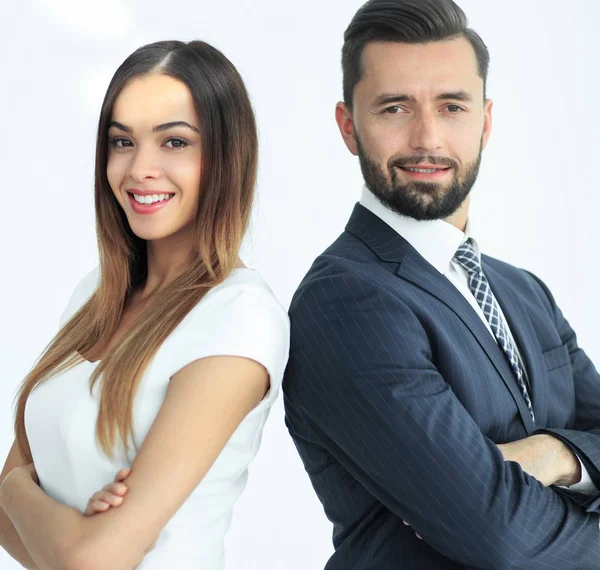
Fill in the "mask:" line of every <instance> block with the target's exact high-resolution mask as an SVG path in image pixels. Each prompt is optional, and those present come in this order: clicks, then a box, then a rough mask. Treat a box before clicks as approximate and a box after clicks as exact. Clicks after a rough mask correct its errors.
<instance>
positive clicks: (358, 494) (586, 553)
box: [284, 205, 600, 570]
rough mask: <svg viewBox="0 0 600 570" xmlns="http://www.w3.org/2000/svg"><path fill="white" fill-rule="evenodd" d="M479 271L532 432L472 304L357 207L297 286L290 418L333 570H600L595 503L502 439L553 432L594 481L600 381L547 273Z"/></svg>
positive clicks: (487, 264) (599, 470)
mask: <svg viewBox="0 0 600 570" xmlns="http://www.w3.org/2000/svg"><path fill="white" fill-rule="evenodd" d="M483 267H484V271H485V273H486V276H487V278H488V280H489V282H490V285H491V287H492V289H493V291H494V293H495V295H496V297H497V299H498V301H499V303H500V305H501V306H502V309H503V311H504V313H505V316H506V318H507V321H508V323H509V325H510V328H511V331H512V332H513V335H514V337H515V340H516V342H517V344H518V346H519V350H520V352H521V355H522V356H523V359H524V362H525V366H526V368H527V372H528V376H529V380H530V383H531V390H532V401H533V408H534V411H535V416H536V425H533V423H532V420H531V417H530V415H529V413H528V411H527V407H526V405H525V401H524V400H523V397H522V395H521V394H520V392H519V388H518V386H517V382H516V380H515V378H514V376H513V373H512V371H511V368H510V365H509V363H508V361H507V359H506V357H505V355H504V353H503V352H502V350H501V349H500V348H499V347H498V345H497V344H496V342H495V341H494V339H493V338H492V336H491V335H490V333H489V332H488V330H487V329H486V327H485V325H484V324H483V323H482V322H481V320H480V318H479V316H478V315H477V314H476V313H475V312H474V311H473V309H472V308H471V306H470V305H469V304H468V302H467V301H466V300H465V299H464V297H463V296H462V295H461V294H460V293H459V292H458V291H457V290H456V289H455V288H454V287H453V285H452V284H451V283H450V282H449V281H448V280H447V279H446V278H445V277H444V276H442V275H441V274H440V273H439V272H437V271H436V270H435V269H434V268H433V267H432V266H431V265H429V263H427V262H426V261H425V260H424V259H423V258H422V257H421V256H420V255H419V254H418V253H417V252H416V250H415V249H414V248H412V246H410V245H409V244H408V242H406V241H405V240H404V239H403V238H402V237H400V236H399V235H398V234H397V233H396V232H395V231H394V230H392V229H391V228H390V227H389V226H387V224H385V223H384V222H383V221H381V220H380V219H379V218H378V217H376V216H375V215H374V214H372V213H371V212H369V211H368V210H366V209H365V208H363V207H362V206H360V205H357V206H356V208H355V210H354V212H353V214H352V217H351V219H350V221H349V223H348V225H347V227H346V231H345V232H344V233H343V234H342V235H341V236H340V237H339V238H338V239H337V241H336V242H334V243H333V244H332V245H331V246H330V247H329V248H328V249H327V250H326V251H325V252H324V253H323V254H322V255H321V256H320V257H319V258H318V259H317V260H316V261H315V263H314V264H313V266H312V268H311V269H310V271H309V272H308V274H307V275H306V277H305V278H304V280H303V281H302V283H301V285H300V287H299V288H298V290H297V292H296V294H295V296H294V298H293V300H292V304H291V307H290V317H291V323H292V340H291V354H290V360H289V365H288V368H287V371H286V375H285V378H284V395H285V409H286V424H287V426H288V429H289V431H290V433H291V435H292V437H293V439H294V442H295V444H296V446H297V449H298V451H299V453H300V456H301V458H302V461H303V462H304V466H305V468H306V470H307V472H308V474H309V476H310V479H311V482H312V484H313V486H314V489H315V491H316V492H317V495H318V496H319V499H320V500H321V502H322V504H323V506H324V509H325V513H326V515H327V517H328V518H329V520H331V521H332V522H333V525H334V532H333V541H334V546H335V553H334V555H333V556H332V557H331V559H330V560H329V562H328V563H327V565H326V570H367V569H369V570H371V569H372V570H387V569H407V570H408V569H411V570H412V569H414V570H417V569H418V570H432V569H436V568H444V569H464V568H490V569H492V568H494V569H496V568H498V569H504V568H506V569H508V568H511V569H512V568H523V569H527V570H536V569H542V568H543V569H550V568H552V569H556V570H570V569H579V570H582V569H590V570H591V569H600V530H599V527H598V515H597V512H598V510H599V508H598V505H599V503H600V498H598V497H591V498H590V497H585V496H583V495H579V494H577V493H573V492H570V491H567V490H563V489H559V488H554V487H551V488H549V487H543V486H542V485H541V484H540V483H539V482H538V481H537V480H536V479H534V478H532V477H530V476H529V475H527V474H525V473H524V472H523V471H522V470H521V468H520V466H519V465H518V464H517V463H513V462H504V461H503V457H502V455H501V453H500V451H499V450H498V448H497V447H496V445H495V443H505V442H511V441H514V440H517V439H521V438H524V437H527V436H529V435H531V434H533V433H535V432H547V433H552V434H553V435H555V436H556V437H559V438H561V439H562V440H563V441H565V442H566V443H567V444H568V445H569V446H571V447H572V448H573V449H574V450H575V451H576V452H577V453H578V454H579V456H580V457H581V458H582V460H583V461H584V463H585V465H586V467H587V468H588V469H589V471H590V474H591V476H592V479H593V481H594V482H595V484H596V486H598V487H600V376H599V375H598V373H597V372H596V370H595V368H594V366H593V364H592V363H591V362H590V360H589V359H588V357H587V356H586V355H585V353H584V352H583V351H582V350H581V349H580V348H578V346H577V340H576V337H575V333H574V332H573V330H572V329H571V327H570V326H569V324H568V322H567V321H566V320H565V318H564V317H563V315H562V314H561V312H560V310H559V309H558V307H557V306H556V304H555V302H554V299H553V298H552V295H551V294H550V292H549V291H548V289H547V288H546V287H545V285H544V284H543V283H542V282H541V281H539V280H538V279H537V278H536V277H534V276H533V275H531V274H530V273H527V272H526V271H523V270H520V269H517V268H515V267H512V266H510V265H507V264H505V263H502V262H500V261H497V260H495V259H491V258H489V257H486V256H484V257H483ZM403 519H404V520H406V521H407V522H408V523H410V527H408V526H405V525H404V524H403V523H402V520H403ZM415 531H416V532H418V533H419V534H420V535H421V536H422V537H423V540H419V539H418V538H417V537H416V536H415Z"/></svg>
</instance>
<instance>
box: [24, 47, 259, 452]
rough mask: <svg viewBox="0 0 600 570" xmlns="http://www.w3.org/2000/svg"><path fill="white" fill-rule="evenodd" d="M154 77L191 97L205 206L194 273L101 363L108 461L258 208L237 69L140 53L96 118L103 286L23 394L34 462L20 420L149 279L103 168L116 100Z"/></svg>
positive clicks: (109, 332)
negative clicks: (156, 370)
mask: <svg viewBox="0 0 600 570" xmlns="http://www.w3.org/2000/svg"><path fill="white" fill-rule="evenodd" d="M153 73H158V74H163V75H168V76H170V77H173V78H175V79H177V80H179V81H181V82H182V83H184V84H185V85H187V87H188V89H189V90H190V93H191V95H192V98H193V101H194V107H195V110H196V114H197V115H198V119H199V123H200V130H201V145H202V146H201V148H202V155H201V160H202V176H201V182H200V201H199V205H198V212H197V215H196V220H195V228H194V231H195V233H194V248H193V249H194V251H193V253H192V256H191V258H190V264H189V266H188V268H187V269H186V270H185V272H184V273H183V274H182V275H180V276H179V277H178V278H177V279H176V280H175V281H173V282H172V283H171V284H170V285H169V286H167V287H165V288H164V289H163V290H162V291H159V292H157V293H156V294H155V298H154V299H153V302H152V305H151V306H150V308H149V309H147V310H146V311H145V312H144V314H143V315H142V316H141V317H140V318H139V320H138V321H137V322H136V323H135V324H134V325H133V327H132V328H131V329H130V330H129V331H128V332H127V334H126V335H125V336H124V337H123V338H122V339H121V340H120V341H119V343H118V344H117V345H116V346H114V347H113V348H111V349H110V350H109V351H108V352H107V353H106V354H105V355H104V356H103V358H102V360H101V361H100V362H99V363H98V366H97V367H96V368H95V370H94V373H93V375H92V377H91V381H90V391H91V390H92V388H93V386H94V384H95V383H96V382H97V381H98V379H99V378H100V376H102V382H101V387H102V391H101V394H100V409H99V415H98V420H97V424H96V435H97V438H98V441H99V443H100V445H101V447H102V449H103V450H104V451H105V452H106V453H107V454H108V455H109V456H112V455H113V453H114V449H115V445H116V444H117V437H119V438H120V441H121V442H122V443H123V445H124V447H125V448H126V449H127V448H128V446H129V442H130V441H131V440H130V437H131V438H133V402H134V397H135V394H136V391H137V389H138V386H139V383H140V380H141V378H142V375H143V373H144V370H145V369H146V367H147V366H148V364H149V363H150V361H151V360H152V358H153V356H154V355H155V353H156V352H157V350H158V348H159V347H160V345H161V344H162V342H163V341H164V340H165V339H166V338H167V336H168V335H169V334H170V333H171V332H172V331H173V329H175V327H176V326H177V325H178V324H179V323H180V322H181V321H182V319H183V318H184V317H185V316H186V315H187V314H188V313H189V311H190V310H191V309H192V308H193V307H194V306H195V305H196V304H197V303H198V302H199V301H200V299H201V298H202V296H203V295H204V294H205V293H206V291H208V290H209V289H210V288H211V287H213V286H215V285H217V284H218V283H221V282H222V281H223V280H224V279H225V278H226V277H227V275H228V274H229V273H230V272H231V270H232V269H233V268H234V266H235V264H236V262H237V258H238V253H239V249H240V246H241V242H242V239H243V236H244V233H245V231H246V228H247V225H248V220H249V217H250V213H251V209H252V201H253V196H254V186H255V182H256V170H257V152H258V150H257V148H258V142H257V133H256V124H255V119H254V113H253V111H252V106H251V103H250V100H249V97H248V93H247V91H246V88H245V86H244V83H243V81H242V79H241V77H240V75H239V73H238V72H237V70H236V69H235V67H234V66H233V64H232V63H231V62H230V61H229V60H228V59H227V58H226V57H225V56H224V55H223V54H222V53H221V52H220V51H218V50H217V49H215V48H214V47H212V46H210V45H209V44H207V43H205V42H200V41H193V42H189V43H183V42H177V41H167V42H157V43H153V44H149V45H146V46H143V47H141V48H139V49H138V50H136V51H135V52H134V53H133V54H131V55H130V56H129V57H128V58H127V59H126V60H125V61H124V62H123V64H122V65H121V67H119V69H118V70H117V72H116V73H115V75H114V77H113V78H112V80H111V82H110V85H109V87H108V90H107V93H106V96H105V98H104V103H103V104H102V110H101V113H100V120H99V124H98V138H97V144H96V168H95V170H96V172H95V189H94V196H95V198H94V199H95V210H96V233H97V237H98V248H99V257H100V283H99V286H98V288H97V289H96V291H95V292H94V294H93V295H92V296H91V298H90V299H89V300H88V301H87V302H86V303H85V304H84V305H83V307H81V308H80V309H79V310H78V311H77V313H75V315H74V316H73V317H72V318H71V319H70V320H69V321H68V322H67V323H66V324H65V325H64V326H63V327H62V329H61V330H60V331H59V332H58V334H57V335H56V336H55V337H54V339H53V340H52V341H51V343H50V344H49V345H48V346H47V347H46V349H45V350H44V352H43V353H42V355H41V357H40V358H39V360H38V361H37V362H36V364H35V365H34V367H33V369H32V370H31V372H30V373H29V374H28V375H27V377H26V378H25V380H24V381H23V384H22V386H21V388H20V390H19V392H18V394H17V405H16V414H15V433H16V439H17V443H18V446H19V449H20V451H21V454H22V455H23V457H25V458H26V459H27V460H29V461H33V459H32V455H31V449H30V447H29V445H28V442H27V437H26V432H25V421H24V416H25V405H26V402H27V398H28V397H29V395H30V394H31V392H32V390H34V389H35V388H36V386H38V385H39V384H40V383H42V382H44V381H45V380H47V379H48V378H49V377H50V376H52V375H54V374H57V373H59V372H63V371H65V370H66V369H68V368H70V367H72V366H74V365H75V364H78V363H80V362H82V361H83V359H84V356H85V355H86V354H89V353H90V351H92V350H93V349H94V348H95V347H97V346H105V344H106V343H108V341H109V340H110V339H111V338H112V336H113V335H114V333H115V331H116V329H117V327H118V324H119V321H120V319H121V314H122V312H123V308H124V307H125V304H126V301H127V299H128V296H129V295H130V294H131V292H132V291H133V290H135V288H136V287H138V286H139V285H141V284H143V283H144V282H145V279H146V276H147V252H146V242H145V241H144V240H142V239H140V238H138V237H137V236H136V235H135V234H134V233H133V232H132V230H131V228H130V227H129V223H128V221H127V218H126V217H125V213H124V212H123V210H122V209H121V207H120V206H119V204H118V202H117V200H116V198H115V196H114V194H113V192H112V190H111V188H110V185H109V183H108V179H107V175H106V165H107V159H108V125H109V123H110V120H111V117H112V112H113V106H114V103H115V100H116V99H117V97H118V96H119V94H120V93H121V91H122V90H123V88H124V87H125V86H126V85H127V84H128V83H129V82H130V81H131V80H132V79H134V78H136V77H141V76H145V75H148V74H153Z"/></svg>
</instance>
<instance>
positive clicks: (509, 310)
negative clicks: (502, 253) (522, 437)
mask: <svg viewBox="0 0 600 570" xmlns="http://www.w3.org/2000/svg"><path fill="white" fill-rule="evenodd" d="M483 270H484V273H485V274H486V276H487V278H488V281H489V283H490V287H491V288H492V291H493V292H494V295H495V296H496V299H497V300H498V303H499V304H500V306H501V307H502V312H503V313H504V316H505V317H506V321H507V322H508V326H509V327H510V331H511V333H512V334H513V337H514V339H515V342H516V343H517V347H518V348H519V352H520V353H521V358H522V360H523V363H524V365H525V368H526V370H527V376H528V378H529V383H530V385H531V392H530V396H531V401H532V405H533V411H534V413H535V417H536V423H537V424H538V425H540V426H543V425H546V421H547V418H548V407H549V402H548V394H549V389H548V374H547V372H546V366H545V364H544V362H543V360H542V347H541V346H540V344H539V342H538V337H537V335H536V334H535V329H534V326H533V323H532V322H531V318H530V316H529V312H528V311H527V310H526V308H525V306H524V304H523V302H522V301H521V299H520V297H519V295H517V294H516V293H515V292H514V291H513V289H512V287H511V285H510V283H509V282H508V281H507V280H506V278H505V277H503V275H502V274H501V273H500V272H498V271H497V270H496V269H494V267H493V266H491V265H490V264H489V263H487V262H486V260H485V256H484V257H483Z"/></svg>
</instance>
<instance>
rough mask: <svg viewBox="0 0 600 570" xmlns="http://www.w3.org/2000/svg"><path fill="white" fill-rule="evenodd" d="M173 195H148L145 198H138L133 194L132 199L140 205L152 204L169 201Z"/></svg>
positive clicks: (138, 196) (137, 195)
mask: <svg viewBox="0 0 600 570" xmlns="http://www.w3.org/2000/svg"><path fill="white" fill-rule="evenodd" d="M173 196H174V194H149V195H147V196H140V195H139V194H134V195H133V198H134V199H135V201H136V202H139V203H140V204H153V203H154V202H162V201H163V200H169V199H170V198H172V197H173Z"/></svg>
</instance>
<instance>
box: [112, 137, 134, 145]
mask: <svg viewBox="0 0 600 570" xmlns="http://www.w3.org/2000/svg"><path fill="white" fill-rule="evenodd" d="M110 145H111V146H112V147H113V148H125V147H129V146H133V144H132V143H131V141H130V140H127V139H124V138H123V137H114V138H112V139H111V140H110Z"/></svg>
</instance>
